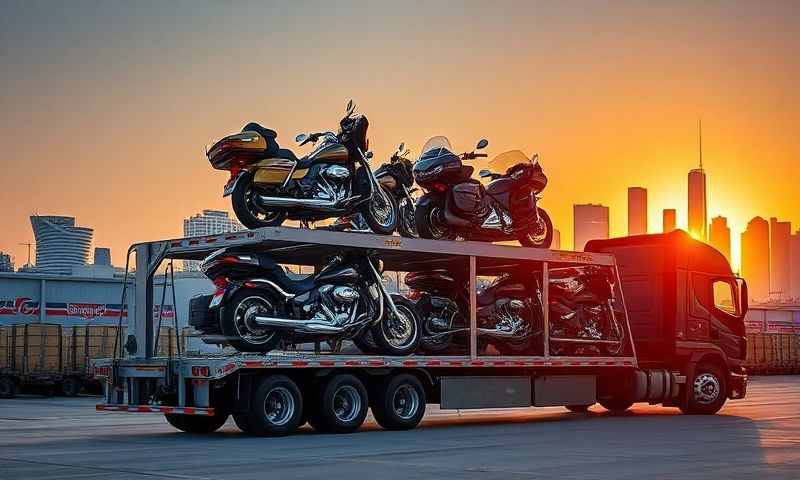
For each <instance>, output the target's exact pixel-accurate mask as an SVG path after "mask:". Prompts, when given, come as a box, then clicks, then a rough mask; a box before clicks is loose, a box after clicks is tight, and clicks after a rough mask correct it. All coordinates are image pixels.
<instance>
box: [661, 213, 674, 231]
mask: <svg viewBox="0 0 800 480" xmlns="http://www.w3.org/2000/svg"><path fill="white" fill-rule="evenodd" d="M676 217H677V214H676V212H675V209H674V208H665V209H664V213H663V217H662V224H663V225H664V228H663V230H664V233H669V232H671V231H673V230H675V228H676V225H677V223H678V222H677V221H676Z"/></svg>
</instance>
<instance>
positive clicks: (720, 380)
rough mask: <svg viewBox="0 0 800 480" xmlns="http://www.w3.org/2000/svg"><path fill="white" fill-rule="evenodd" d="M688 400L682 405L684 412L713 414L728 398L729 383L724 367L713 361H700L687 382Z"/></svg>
mask: <svg viewBox="0 0 800 480" xmlns="http://www.w3.org/2000/svg"><path fill="white" fill-rule="evenodd" d="M686 387H687V388H688V389H689V392H688V402H687V403H686V404H684V405H681V407H680V409H681V411H682V412H683V413H686V414H689V415H713V414H715V413H717V412H718V411H719V410H720V409H721V408H722V406H723V405H725V400H727V392H728V385H727V383H726V381H725V374H724V373H723V371H722V369H721V368H719V367H718V366H717V365H716V364H713V363H700V364H699V365H697V368H696V369H695V372H694V378H692V380H691V382H689V383H687V385H686Z"/></svg>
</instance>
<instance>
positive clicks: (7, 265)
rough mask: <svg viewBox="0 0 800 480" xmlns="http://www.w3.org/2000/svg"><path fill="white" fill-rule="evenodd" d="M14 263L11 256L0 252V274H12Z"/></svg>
mask: <svg viewBox="0 0 800 480" xmlns="http://www.w3.org/2000/svg"><path fill="white" fill-rule="evenodd" d="M13 271H14V261H13V260H11V255H9V254H7V253H3V252H0V272H13Z"/></svg>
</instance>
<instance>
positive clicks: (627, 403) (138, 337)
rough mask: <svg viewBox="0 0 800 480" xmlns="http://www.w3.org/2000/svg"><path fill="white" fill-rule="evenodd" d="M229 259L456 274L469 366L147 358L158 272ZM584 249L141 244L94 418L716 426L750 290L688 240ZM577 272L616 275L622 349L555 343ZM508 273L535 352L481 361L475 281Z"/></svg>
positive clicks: (741, 352)
mask: <svg viewBox="0 0 800 480" xmlns="http://www.w3.org/2000/svg"><path fill="white" fill-rule="evenodd" d="M228 246H237V247H239V248H241V249H249V250H251V251H253V252H256V251H259V252H267V253H268V254H269V255H270V256H271V257H272V258H273V259H274V260H275V261H276V262H278V263H280V264H285V265H309V266H313V265H315V264H317V263H319V261H320V260H321V259H324V258H327V257H328V256H330V255H333V254H338V253H342V252H350V253H359V252H360V253H361V254H366V253H367V252H369V253H371V254H377V255H378V256H379V257H380V258H381V260H382V263H383V266H384V269H385V270H386V271H397V272H408V271H418V270H425V269H431V268H436V269H446V270H450V271H457V270H460V271H462V272H464V274H465V275H464V278H467V279H468V287H469V297H470V298H469V312H468V320H469V331H468V335H469V343H468V345H469V347H468V349H467V351H466V352H465V353H464V354H456V355H419V354H415V355H412V356H407V357H391V356H382V355H370V354H361V353H352V354H346V353H342V352H341V351H331V352H325V351H323V350H322V348H321V347H320V346H318V348H315V349H314V350H313V351H273V352H269V353H266V354H254V353H230V354H217V355H200V354H191V355H189V354H186V353H185V352H178V355H176V356H169V357H165V356H161V357H160V356H158V355H157V354H156V353H155V352H154V351H153V345H152V338H153V335H152V332H153V329H154V324H155V322H154V318H153V314H152V312H153V309H152V305H153V301H154V299H153V295H152V289H151V288H150V287H151V285H152V282H153V275H154V272H155V271H156V270H157V269H158V268H159V267H160V266H161V265H162V264H163V262H165V261H172V260H176V259H190V260H199V259H202V258H204V257H205V256H207V255H209V254H210V253H212V252H213V251H215V250H216V249H219V248H222V247H228ZM588 249H589V250H591V251H589V252H568V251H557V250H540V249H531V248H522V247H514V246H504V245H493V244H486V243H477V242H469V241H464V242H454V241H434V240H424V239H407V238H400V237H387V236H379V235H372V234H360V233H344V232H330V231H324V230H301V229H293V228H283V227H274V228H273V227H265V228H261V229H257V230H250V231H246V232H238V233H235V234H224V235H215V236H209V237H197V238H183V239H175V240H165V241H157V242H149V243H141V244H137V245H134V246H132V247H131V249H130V251H129V255H131V254H135V266H136V273H135V283H136V299H135V302H136V307H137V308H136V315H135V316H134V318H132V319H131V322H130V323H129V327H128V337H127V339H126V341H125V342H124V347H125V348H124V350H122V349H121V350H120V351H119V352H117V353H118V355H116V356H115V358H109V359H103V360H100V361H97V362H96V372H97V375H98V376H101V377H102V378H103V379H104V380H105V382H104V387H105V393H104V395H105V396H104V401H103V403H101V404H98V405H97V407H96V408H97V410H100V411H122V412H128V413H157V414H163V415H164V416H165V417H166V420H167V421H168V422H169V423H170V424H171V425H173V426H174V427H176V428H177V429H179V430H183V431H187V432H196V433H201V432H212V431H214V430H216V429H217V428H219V427H220V426H221V425H222V424H223V423H225V421H226V420H227V419H228V418H229V417H230V416H232V417H233V419H234V420H235V422H236V424H237V425H238V426H239V428H241V429H242V430H243V431H245V432H246V433H249V434H254V435H285V434H289V433H291V432H293V431H294V430H295V429H296V428H298V427H299V426H300V425H302V424H304V423H306V422H308V423H310V424H311V426H312V427H313V428H315V429H316V430H319V431H323V432H349V431H353V430H355V429H357V428H358V427H359V426H360V425H361V423H362V422H363V421H364V418H365V416H366V414H367V410H368V409H371V410H372V412H373V415H374V417H375V419H376V421H377V422H378V423H379V424H380V425H381V426H383V427H384V428H387V429H409V428H413V427H414V426H416V425H417V424H418V423H419V421H420V420H421V418H422V416H423V415H424V412H425V406H426V404H428V403H438V404H440V405H441V407H442V408H444V409H467V408H501V407H530V406H555V405H560V406H565V407H566V408H568V409H570V410H572V411H585V410H586V409H588V408H589V407H590V406H591V405H593V404H595V403H598V402H599V403H600V404H601V405H602V406H603V407H605V408H607V409H608V410H611V411H614V412H621V411H624V410H626V409H628V408H630V407H631V405H632V404H633V403H635V402H649V403H652V404H662V405H665V406H675V407H679V408H680V409H681V410H683V411H684V412H686V413H706V414H711V413H715V412H717V411H718V410H719V409H720V408H721V407H722V405H723V404H724V403H725V401H726V400H727V399H729V398H730V399H736V398H742V397H744V395H745V392H746V386H747V375H746V374H745V372H744V370H743V368H742V362H743V360H744V356H745V351H746V338H745V336H744V323H743V318H744V314H745V312H746V310H747V303H746V298H747V294H746V285H745V284H744V282H742V281H740V280H739V279H737V278H735V277H734V275H733V274H732V273H731V271H730V267H729V266H728V264H727V262H726V261H725V260H724V258H723V257H722V255H721V254H719V253H718V252H716V251H715V250H714V249H712V248H711V247H708V246H707V245H704V244H702V243H700V242H696V241H694V240H692V239H691V238H689V237H688V235H686V234H684V233H673V234H666V235H652V236H643V237H632V238H629V239H624V240H610V241H607V242H592V243H590V244H589V247H588ZM615 256H616V257H617V258H618V259H621V260H620V262H619V265H618V263H617V260H615ZM585 267H593V268H599V269H604V270H605V271H607V272H608V274H609V275H610V276H611V277H612V278H613V284H614V285H613V295H612V298H611V300H610V303H611V305H610V306H611V307H612V309H613V311H614V312H615V315H616V316H617V318H618V319H619V321H620V322H621V324H622V325H623V330H624V335H623V336H622V339H621V341H622V342H623V345H622V346H621V348H614V349H606V348H598V346H597V345H598V344H597V342H595V341H593V340H587V339H586V338H564V337H563V335H560V334H558V335H557V334H555V333H554V331H551V323H552V324H554V322H555V317H554V314H553V312H551V311H550V307H549V305H550V303H549V296H550V293H549V292H550V289H551V286H552V285H551V276H555V275H556V272H557V271H558V270H562V269H566V268H585ZM512 268H513V269H520V268H524V269H527V270H529V271H530V272H532V273H533V277H534V278H535V279H536V280H535V281H532V282H531V285H530V286H529V287H530V289H531V290H532V291H535V292H536V296H538V304H539V306H540V308H541V318H542V321H543V328H542V330H541V338H540V340H539V341H540V342H541V344H540V345H539V347H540V348H539V349H538V350H537V351H536V352H535V353H533V354H531V353H530V352H528V353H526V354H520V355H507V354H506V355H503V354H499V353H498V352H495V351H492V350H490V349H482V348H479V345H481V343H482V342H481V338H480V332H479V329H478V328H477V327H478V325H477V318H478V315H477V298H478V295H479V293H480V292H479V291H478V284H479V281H480V278H481V277H483V276H488V277H492V276H497V275H502V274H503V272H505V271H508V269H512ZM620 272H621V275H620ZM540 287H541V288H540ZM123 303H124V302H123ZM626 304H627V306H626ZM629 313H630V314H629ZM565 345H567V346H569V348H565Z"/></svg>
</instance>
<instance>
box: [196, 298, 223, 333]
mask: <svg viewBox="0 0 800 480" xmlns="http://www.w3.org/2000/svg"><path fill="white" fill-rule="evenodd" d="M213 297H214V296H213V295H195V296H194V297H192V298H191V299H190V300H189V325H191V326H192V327H195V328H197V329H202V330H209V329H211V328H214V327H216V326H217V322H216V316H215V315H214V314H213V313H212V312H211V311H210V310H209V309H208V308H209V306H210V305H211V299H212V298H213Z"/></svg>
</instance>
